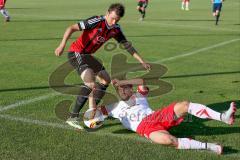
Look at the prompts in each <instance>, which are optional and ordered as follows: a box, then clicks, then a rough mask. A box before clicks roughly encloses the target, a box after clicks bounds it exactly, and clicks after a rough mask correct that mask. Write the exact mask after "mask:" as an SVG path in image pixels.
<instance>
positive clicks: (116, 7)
mask: <svg viewBox="0 0 240 160" xmlns="http://www.w3.org/2000/svg"><path fill="white" fill-rule="evenodd" d="M112 11H115V12H116V14H117V15H118V16H120V17H123V16H124V13H125V7H124V5H123V4H121V3H113V4H111V5H110V7H109V8H108V12H109V13H110V12H112Z"/></svg>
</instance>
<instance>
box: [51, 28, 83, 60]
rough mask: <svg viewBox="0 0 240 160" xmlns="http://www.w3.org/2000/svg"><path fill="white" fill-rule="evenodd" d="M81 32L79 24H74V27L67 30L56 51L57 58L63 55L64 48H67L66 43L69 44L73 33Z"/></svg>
mask: <svg viewBox="0 0 240 160" xmlns="http://www.w3.org/2000/svg"><path fill="white" fill-rule="evenodd" d="M79 30H80V28H79V26H78V24H74V25H72V26H70V27H68V28H67V29H66V31H65V33H64V35H63V39H62V41H61V43H60V44H59V46H58V47H57V48H56V50H55V55H56V56H61V55H62V54H63V51H64V48H65V46H66V43H67V41H68V39H69V38H70V37H71V35H72V33H73V32H76V31H79Z"/></svg>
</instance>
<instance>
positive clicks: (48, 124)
mask: <svg viewBox="0 0 240 160" xmlns="http://www.w3.org/2000/svg"><path fill="white" fill-rule="evenodd" d="M0 118H2V119H6V120H11V121H16V122H22V123H27V124H34V125H38V126H45V127H51V128H59V129H65V130H75V131H78V132H82V133H88V134H95V135H98V136H103V137H106V136H111V137H116V138H121V139H131V140H134V141H140V142H144V143H149V141H148V140H147V139H145V138H142V137H134V138H131V137H126V136H122V135H120V134H113V133H109V132H98V131H95V132H88V131H86V130H76V129H74V128H72V127H70V126H69V125H65V124H62V123H52V122H47V121H42V120H36V119H35V120H34V119H28V118H23V117H15V116H11V115H8V114H4V115H3V114H0Z"/></svg>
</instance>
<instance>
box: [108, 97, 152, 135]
mask: <svg viewBox="0 0 240 160" xmlns="http://www.w3.org/2000/svg"><path fill="white" fill-rule="evenodd" d="M106 110H107V112H108V115H109V116H111V117H113V118H117V119H119V120H120V122H121V123H122V124H123V126H124V127H125V128H127V129H129V130H132V131H136V130H137V127H138V125H139V124H140V123H141V121H142V119H143V118H145V117H146V116H148V115H150V114H152V113H153V110H152V109H151V108H150V107H149V104H148V102H147V98H146V97H145V96H143V95H142V94H140V93H138V92H137V93H135V94H133V95H132V97H131V98H130V99H129V100H128V101H119V102H117V103H114V104H110V105H107V106H106Z"/></svg>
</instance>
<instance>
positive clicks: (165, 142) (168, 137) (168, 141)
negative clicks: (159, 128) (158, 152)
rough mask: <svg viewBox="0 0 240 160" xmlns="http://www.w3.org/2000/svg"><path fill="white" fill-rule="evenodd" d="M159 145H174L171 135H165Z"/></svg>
mask: <svg viewBox="0 0 240 160" xmlns="http://www.w3.org/2000/svg"><path fill="white" fill-rule="evenodd" d="M158 144H161V145H174V142H173V140H172V137H171V135H164V136H162V137H161V140H159V141H158Z"/></svg>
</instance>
